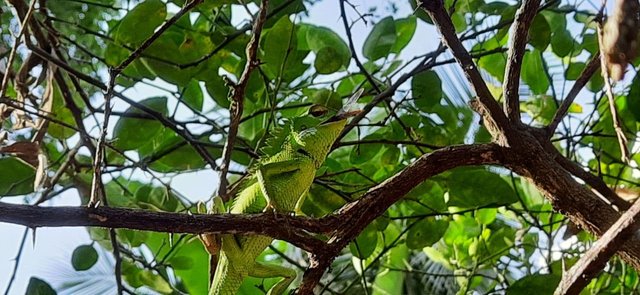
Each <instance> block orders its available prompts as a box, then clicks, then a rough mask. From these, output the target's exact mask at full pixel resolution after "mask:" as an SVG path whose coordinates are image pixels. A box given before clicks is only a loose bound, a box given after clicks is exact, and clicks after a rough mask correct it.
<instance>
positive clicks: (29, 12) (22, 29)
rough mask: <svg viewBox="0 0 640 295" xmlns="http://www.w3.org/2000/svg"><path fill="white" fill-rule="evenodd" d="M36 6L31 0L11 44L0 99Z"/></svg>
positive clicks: (0, 87) (33, 0)
mask: <svg viewBox="0 0 640 295" xmlns="http://www.w3.org/2000/svg"><path fill="white" fill-rule="evenodd" d="M35 6H36V0H31V4H29V10H27V15H26V16H25V17H24V19H23V20H22V23H21V24H20V32H19V33H18V36H16V40H15V41H14V42H13V48H11V53H9V61H7V71H6V72H5V73H4V77H2V86H0V97H4V95H5V91H7V86H8V84H9V75H10V74H11V66H12V65H13V60H14V59H15V57H16V53H17V52H18V46H19V45H20V39H22V35H24V33H25V32H26V31H27V22H29V19H31V15H32V14H33V10H34V7H35Z"/></svg>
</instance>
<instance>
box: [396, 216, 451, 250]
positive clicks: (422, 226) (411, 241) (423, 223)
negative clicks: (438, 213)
mask: <svg viewBox="0 0 640 295" xmlns="http://www.w3.org/2000/svg"><path fill="white" fill-rule="evenodd" d="M448 227H449V222H447V221H445V220H435V219H433V218H429V219H423V220H420V221H418V222H417V223H416V224H415V225H413V226H412V227H411V229H409V232H407V241H406V243H407V247H409V249H422V248H424V247H430V246H432V245H433V244H435V243H436V242H437V241H439V240H440V238H442V236H443V235H444V233H445V232H446V231H447V228H448Z"/></svg>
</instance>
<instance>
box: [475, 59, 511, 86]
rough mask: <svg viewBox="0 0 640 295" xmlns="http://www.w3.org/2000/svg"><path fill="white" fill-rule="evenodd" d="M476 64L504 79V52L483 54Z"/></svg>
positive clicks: (492, 74) (499, 79)
mask: <svg viewBox="0 0 640 295" xmlns="http://www.w3.org/2000/svg"><path fill="white" fill-rule="evenodd" d="M478 66H479V67H480V68H482V69H484V70H485V71H487V72H488V73H489V74H491V76H493V77H494V78H496V79H497V80H498V81H500V82H502V81H503V79H504V68H505V67H506V66H507V56H506V54H505V53H496V54H491V55H487V56H483V57H481V58H480V60H479V61H478Z"/></svg>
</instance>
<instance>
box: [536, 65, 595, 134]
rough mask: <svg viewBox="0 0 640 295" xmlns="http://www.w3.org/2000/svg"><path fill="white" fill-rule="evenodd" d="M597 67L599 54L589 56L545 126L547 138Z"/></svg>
mask: <svg viewBox="0 0 640 295" xmlns="http://www.w3.org/2000/svg"><path fill="white" fill-rule="evenodd" d="M599 68H600V54H595V55H594V56H593V57H592V58H591V60H590V61H589V63H588V64H587V65H586V66H585V67H584V69H583V70H582V73H580V77H578V79H576V82H575V83H573V86H572V87H571V90H569V93H567V97H565V98H564V100H563V101H562V104H561V105H560V107H559V108H558V110H557V111H556V113H555V114H554V115H553V119H552V120H551V124H549V126H547V133H548V136H549V138H551V136H553V133H554V132H555V131H556V128H558V125H559V124H560V122H561V121H562V119H563V118H564V116H566V115H567V112H568V111H569V107H570V106H571V104H572V103H573V100H574V99H575V98H576V96H578V93H580V91H581V90H582V89H583V88H584V86H585V85H587V82H589V80H590V79H591V76H593V74H595V73H596V72H597V71H598V69H599Z"/></svg>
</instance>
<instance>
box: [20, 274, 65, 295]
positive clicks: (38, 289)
mask: <svg viewBox="0 0 640 295" xmlns="http://www.w3.org/2000/svg"><path fill="white" fill-rule="evenodd" d="M25 294H26V295H56V294H58V293H57V292H56V291H55V290H53V288H51V285H49V284H48V283H47V282H45V281H43V280H41V279H39V278H36V277H31V278H30V279H29V285H27V291H26V292H25Z"/></svg>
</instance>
